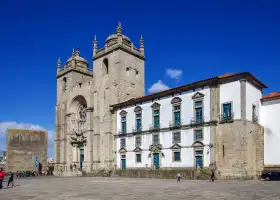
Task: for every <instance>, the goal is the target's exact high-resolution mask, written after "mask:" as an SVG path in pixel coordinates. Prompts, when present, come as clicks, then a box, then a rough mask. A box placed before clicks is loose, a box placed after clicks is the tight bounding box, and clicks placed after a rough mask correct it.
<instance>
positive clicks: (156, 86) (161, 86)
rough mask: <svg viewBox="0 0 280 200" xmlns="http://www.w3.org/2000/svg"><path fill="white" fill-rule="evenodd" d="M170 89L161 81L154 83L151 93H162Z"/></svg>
mask: <svg viewBox="0 0 280 200" xmlns="http://www.w3.org/2000/svg"><path fill="white" fill-rule="evenodd" d="M168 89H169V87H168V86H167V85H165V84H164V83H163V82H162V81H161V80H158V81H157V82H156V83H154V84H153V85H152V86H151V87H150V88H149V90H148V91H149V93H155V92H160V91H163V90H168Z"/></svg>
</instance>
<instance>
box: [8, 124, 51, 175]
mask: <svg viewBox="0 0 280 200" xmlns="http://www.w3.org/2000/svg"><path fill="white" fill-rule="evenodd" d="M47 148H48V133H47V132H46V131H37V130H22V129H8V130H7V171H12V172H16V171H25V170H38V169H36V168H35V160H36V156H38V162H39V163H40V164H41V165H42V170H46V169H47Z"/></svg>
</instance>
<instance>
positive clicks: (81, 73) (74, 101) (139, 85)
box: [54, 23, 145, 176]
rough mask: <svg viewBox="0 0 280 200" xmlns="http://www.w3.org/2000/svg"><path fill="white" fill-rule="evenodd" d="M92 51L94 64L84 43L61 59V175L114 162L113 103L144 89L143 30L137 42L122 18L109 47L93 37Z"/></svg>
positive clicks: (57, 142) (57, 150) (57, 145)
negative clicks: (127, 33)
mask: <svg viewBox="0 0 280 200" xmlns="http://www.w3.org/2000/svg"><path fill="white" fill-rule="evenodd" d="M92 51H93V54H92V62H93V63H92V64H93V66H94V67H93V70H91V69H90V68H89V66H90V65H89V63H88V61H87V60H86V59H84V58H83V57H82V56H81V53H80V51H79V49H76V50H74V49H73V52H72V55H71V57H70V58H69V59H68V60H67V61H66V63H65V64H64V65H63V67H62V66H61V62H60V59H59V60H58V62H57V76H56V77H57V104H56V128H55V139H54V162H55V174H56V175H65V176H71V175H72V174H73V171H75V169H78V168H79V169H82V170H83V171H85V172H96V171H98V170H101V169H111V168H113V167H114V165H115V148H114V146H115V144H114V133H115V131H114V130H115V129H116V128H115V127H116V116H115V115H114V114H112V113H111V111H110V105H114V104H118V103H120V102H124V101H126V100H129V99H131V98H136V97H140V96H143V95H144V88H145V85H144V75H145V74H144V62H145V56H144V39H143V36H142V34H141V38H140V47H139V48H137V47H136V46H134V44H133V42H132V41H131V40H130V39H129V38H128V37H127V36H125V35H124V34H123V32H122V27H121V24H120V23H118V25H117V28H116V33H114V34H112V35H110V36H109V37H108V38H107V39H106V42H105V45H104V47H102V48H99V47H98V43H97V39H96V37H95V38H94V40H93V49H92Z"/></svg>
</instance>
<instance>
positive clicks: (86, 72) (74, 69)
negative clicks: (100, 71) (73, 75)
mask: <svg viewBox="0 0 280 200" xmlns="http://www.w3.org/2000/svg"><path fill="white" fill-rule="evenodd" d="M72 71H73V72H78V73H81V74H83V75H86V76H90V77H93V72H92V71H90V70H89V69H88V70H87V71H85V70H80V69H78V68H72V67H69V68H64V69H63V70H61V71H60V72H58V74H57V75H56V78H59V77H61V76H63V75H65V74H67V73H69V72H72Z"/></svg>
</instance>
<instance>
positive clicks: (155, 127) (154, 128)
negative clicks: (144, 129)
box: [149, 124, 160, 132]
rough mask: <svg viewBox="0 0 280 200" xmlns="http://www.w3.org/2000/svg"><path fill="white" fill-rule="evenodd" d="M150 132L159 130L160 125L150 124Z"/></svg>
mask: <svg viewBox="0 0 280 200" xmlns="http://www.w3.org/2000/svg"><path fill="white" fill-rule="evenodd" d="M149 130H150V132H156V131H159V130H160V125H159V124H158V125H157V126H156V125H155V124H150V126H149Z"/></svg>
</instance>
